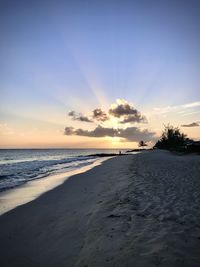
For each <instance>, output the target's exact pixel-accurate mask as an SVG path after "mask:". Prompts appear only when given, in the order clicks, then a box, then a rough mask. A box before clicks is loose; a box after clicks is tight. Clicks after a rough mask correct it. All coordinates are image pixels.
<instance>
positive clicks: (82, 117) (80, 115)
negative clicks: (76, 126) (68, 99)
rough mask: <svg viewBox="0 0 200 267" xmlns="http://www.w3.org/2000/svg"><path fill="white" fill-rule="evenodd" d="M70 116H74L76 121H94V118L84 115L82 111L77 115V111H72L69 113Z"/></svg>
mask: <svg viewBox="0 0 200 267" xmlns="http://www.w3.org/2000/svg"><path fill="white" fill-rule="evenodd" d="M68 116H70V117H72V119H73V120H75V121H83V122H93V120H91V119H90V118H88V117H87V116H84V115H82V114H81V113H80V114H78V115H77V114H76V112H75V111H70V112H69V113H68Z"/></svg>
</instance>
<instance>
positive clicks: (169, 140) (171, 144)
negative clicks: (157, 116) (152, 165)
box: [155, 125, 189, 149]
mask: <svg viewBox="0 0 200 267" xmlns="http://www.w3.org/2000/svg"><path fill="white" fill-rule="evenodd" d="M164 127H165V128H164V131H163V132H162V136H161V138H160V140H159V141H158V142H157V143H156V144H155V147H156V148H160V149H177V148H179V147H181V146H184V145H185V144H186V141H188V140H189V139H188V138H186V135H185V134H184V133H181V132H180V129H179V128H178V127H173V126H171V125H167V126H164Z"/></svg>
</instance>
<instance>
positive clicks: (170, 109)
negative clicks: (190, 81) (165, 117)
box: [154, 101, 200, 114]
mask: <svg viewBox="0 0 200 267" xmlns="http://www.w3.org/2000/svg"><path fill="white" fill-rule="evenodd" d="M199 107H200V101H197V102H192V103H188V104H184V105H177V106H167V107H161V108H160V107H156V108H154V113H160V114H164V113H169V112H173V111H180V112H182V113H184V111H182V110H188V109H192V108H199ZM180 112H179V113H180Z"/></svg>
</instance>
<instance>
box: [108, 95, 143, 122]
mask: <svg viewBox="0 0 200 267" xmlns="http://www.w3.org/2000/svg"><path fill="white" fill-rule="evenodd" d="M109 114H110V115H112V116H114V117H117V118H121V117H123V119H122V120H121V121H120V123H133V122H147V119H146V118H145V116H143V115H141V113H140V112H139V111H138V110H137V109H135V108H134V107H133V106H132V105H131V104H130V103H128V102H127V101H126V100H124V99H118V100H117V104H112V105H111V108H110V109H109Z"/></svg>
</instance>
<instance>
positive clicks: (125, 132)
mask: <svg viewBox="0 0 200 267" xmlns="http://www.w3.org/2000/svg"><path fill="white" fill-rule="evenodd" d="M64 134H65V135H78V136H88V137H106V136H109V137H120V138H123V139H124V140H125V141H129V142H138V141H140V140H141V139H142V140H144V141H145V142H148V141H152V140H153V139H154V138H155V133H154V132H150V131H148V130H147V129H145V130H141V129H139V128H138V127H128V128H126V129H121V128H118V129H114V128H106V127H102V126H98V127H96V128H95V129H94V130H90V131H88V130H84V129H81V128H79V129H75V128H73V127H66V128H65V132H64Z"/></svg>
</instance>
